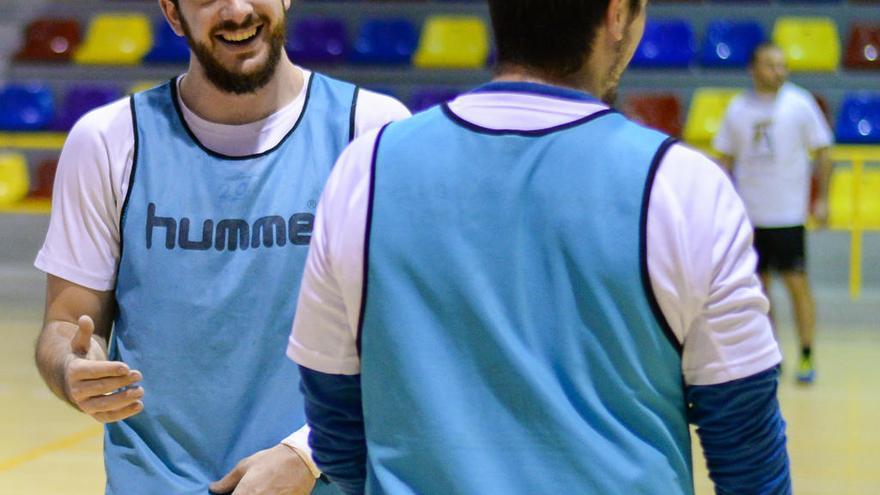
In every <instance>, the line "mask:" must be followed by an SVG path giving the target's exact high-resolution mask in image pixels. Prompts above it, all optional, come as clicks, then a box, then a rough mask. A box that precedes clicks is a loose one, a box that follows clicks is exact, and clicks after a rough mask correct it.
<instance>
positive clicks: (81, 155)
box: [34, 98, 134, 291]
mask: <svg viewBox="0 0 880 495" xmlns="http://www.w3.org/2000/svg"><path fill="white" fill-rule="evenodd" d="M133 149H134V135H133V127H132V120H131V112H130V107H129V100H128V99H127V98H126V99H122V100H119V101H117V102H114V103H111V104H110V105H107V106H104V107H100V108H98V109H96V110H93V111H91V112H89V113H88V114H86V115H85V116H83V118H82V119H80V120H79V122H77V123H76V124H75V125H74V126H73V128H72V129H71V131H70V133H69V135H68V137H67V141H66V142H65V143H64V147H63V148H62V150H61V156H60V158H59V160H58V168H57V172H56V175H55V185H54V187H53V191H52V213H51V215H50V219H49V230H48V233H47V234H46V240H45V242H44V243H43V247H42V248H41V249H40V251H39V253H38V254H37V258H36V261H35V262H34V266H36V267H37V268H38V269H40V270H42V271H44V272H46V273H48V274H51V275H55V276H56V277H60V278H63V279H65V280H68V281H70V282H73V283H75V284H79V285H82V286H84V287H88V288H90V289H94V290H99V291H106V290H111V289H113V287H114V286H115V284H116V266H117V260H118V258H119V213H120V211H121V202H122V197H123V191H124V188H125V182H127V180H128V178H127V176H125V171H126V170H129V169H130V167H131V160H132V157H133Z"/></svg>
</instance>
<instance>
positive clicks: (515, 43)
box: [489, 0, 641, 77]
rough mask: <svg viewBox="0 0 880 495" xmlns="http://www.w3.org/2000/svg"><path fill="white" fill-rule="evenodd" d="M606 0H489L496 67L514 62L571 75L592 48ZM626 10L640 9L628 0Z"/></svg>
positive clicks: (556, 73) (607, 0)
mask: <svg viewBox="0 0 880 495" xmlns="http://www.w3.org/2000/svg"><path fill="white" fill-rule="evenodd" d="M608 4H609V0H489V12H490V15H491V16H492V30H493V31H494V34H495V46H496V48H497V50H498V52H497V60H498V67H501V68H503V67H504V66H505V65H520V66H525V67H529V68H534V69H537V70H540V71H541V72H543V73H546V74H548V75H551V76H556V77H566V76H569V75H572V74H574V73H576V72H578V71H579V70H581V68H582V67H583V65H584V61H585V60H586V58H587V57H588V56H589V55H590V52H591V51H592V43H593V38H594V37H595V35H596V29H597V28H598V27H599V25H600V24H601V22H602V18H603V17H604V16H605V14H606V13H607V12H608ZM629 8H630V13H632V14H633V15H634V14H636V13H637V12H638V11H639V9H640V8H641V3H640V0H629Z"/></svg>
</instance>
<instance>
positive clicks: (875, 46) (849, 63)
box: [843, 24, 880, 70]
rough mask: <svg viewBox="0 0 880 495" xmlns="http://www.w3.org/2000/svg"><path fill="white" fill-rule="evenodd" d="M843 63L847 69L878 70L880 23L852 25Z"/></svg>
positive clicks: (879, 62) (879, 63)
mask: <svg viewBox="0 0 880 495" xmlns="http://www.w3.org/2000/svg"><path fill="white" fill-rule="evenodd" d="M843 65H844V67H846V68H848V69H874V70H880V25H877V24H875V25H865V24H855V25H853V26H852V28H851V29H850V32H849V41H848V42H847V44H846V54H845V55H844V59H843Z"/></svg>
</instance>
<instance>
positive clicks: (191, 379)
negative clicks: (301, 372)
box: [36, 0, 408, 495]
mask: <svg viewBox="0 0 880 495" xmlns="http://www.w3.org/2000/svg"><path fill="white" fill-rule="evenodd" d="M160 5H161V7H162V10H163V13H164V14H165V17H166V19H167V21H168V22H169V23H170V24H171V26H172V27H173V28H174V30H175V31H176V32H177V33H178V34H179V35H181V36H186V38H187V40H188V42H189V44H190V47H191V51H192V53H193V56H192V57H191V59H190V66H189V69H188V70H187V71H186V73H185V74H183V75H182V76H180V77H175V78H174V79H173V80H172V81H170V82H168V83H166V84H163V85H161V86H159V87H157V88H155V89H152V90H149V91H146V92H143V93H139V94H136V95H134V96H133V97H132V98H127V99H124V100H120V101H118V102H115V103H112V104H110V105H108V106H105V107H102V108H99V109H97V110H95V111H93V112H91V113H89V114H87V115H86V116H85V117H83V119H82V120H80V121H79V122H78V123H77V124H76V126H74V128H73V130H72V131H71V133H70V135H69V137H68V139H67V142H66V143H65V146H64V149H63V151H62V154H61V159H60V163H59V168H58V175H57V179H56V184H55V191H54V200H53V210H52V217H51V221H50V226H49V233H48V235H47V237H46V242H45V244H44V246H43V248H42V249H41V250H40V253H39V255H38V257H37V260H36V266H37V267H38V268H40V269H42V270H44V271H45V272H47V274H48V279H47V304H46V313H45V323H44V327H43V330H42V333H41V335H40V338H39V342H38V343H37V356H36V359H37V364H38V366H39V369H40V371H41V373H42V375H43V377H44V378H45V380H46V382H47V383H48V385H49V387H50V388H51V389H52V390H53V391H54V392H55V393H56V394H57V395H58V396H59V397H60V398H62V399H63V400H66V401H67V402H69V403H71V404H72V405H73V406H74V407H76V408H78V409H80V410H82V411H83V412H85V413H87V414H89V415H90V416H92V417H93V418H95V419H96V420H98V421H100V422H102V423H106V429H105V441H104V454H105V467H106V472H107V493H110V494H123V495H139V494H143V495H159V494H163V495H165V494H168V495H171V494H174V495H187V494H191V495H206V494H207V493H208V491H209V487H210V489H211V490H212V491H213V492H216V493H227V492H233V490H234V493H235V494H236V495H249V494H251V495H253V494H268V493H271V494H297V495H300V494H305V493H309V492H311V491H312V487H313V486H315V493H338V492H337V491H336V489H335V488H334V487H333V486H332V485H329V484H328V483H326V482H325V481H324V480H319V481H318V482H317V485H316V479H317V477H318V476H319V475H320V473H319V472H318V471H317V469H316V468H315V467H314V464H313V463H312V461H311V458H310V455H309V450H308V445H307V442H306V437H307V435H308V431H307V429H305V430H300V431H298V432H296V433H294V432H295V430H297V428H300V427H301V426H303V425H304V423H305V418H304V413H303V404H302V395H301V394H300V392H299V391H298V390H297V387H296V386H295V383H296V382H297V381H298V379H299V376H298V372H297V369H296V367H295V366H294V365H293V364H292V363H290V362H289V361H288V360H287V359H286V358H285V357H284V352H283V346H284V343H285V342H286V340H287V336H288V334H289V328H290V322H291V321H292V319H293V315H294V312H295V309H296V304H295V303H296V300H295V299H294V298H291V297H290V293H291V292H295V291H296V290H297V289H298V287H299V281H300V278H301V274H302V270H303V265H304V263H305V259H306V252H307V249H308V244H309V240H310V237H311V231H312V225H313V221H314V208H315V205H316V203H317V200H318V198H319V195H320V193H321V190H322V189H323V187H324V182H325V180H326V178H327V176H328V174H329V173H330V170H331V167H332V166H333V162H334V160H335V159H336V157H337V156H338V155H339V153H340V152H341V151H342V149H343V148H344V146H345V145H346V144H348V142H349V141H350V140H351V139H352V138H353V137H354V136H357V135H360V134H362V133H364V132H365V131H366V130H368V129H371V128H374V127H377V126H380V125H382V124H384V123H387V122H389V121H391V120H394V119H399V118H403V117H405V116H407V115H408V112H407V111H406V109H405V108H404V107H403V106H402V105H401V104H400V103H399V102H397V101H396V100H393V99H391V98H388V97H384V96H380V95H378V94H375V93H370V92H367V91H359V90H358V89H357V88H356V87H355V86H354V85H352V84H348V83H344V82H340V81H336V80H333V79H330V78H328V77H326V76H323V75H321V74H318V73H312V72H310V71H307V70H305V69H302V68H300V67H297V66H296V65H294V64H293V63H292V62H291V61H290V60H289V59H288V58H287V56H286V54H285V51H284V44H285V43H284V42H285V33H286V17H287V11H288V9H289V8H290V2H289V0H284V1H280V0H215V1H211V2H203V1H196V0H161V1H160ZM111 327H112V329H113V331H112V333H111ZM212 482H213V483H212Z"/></svg>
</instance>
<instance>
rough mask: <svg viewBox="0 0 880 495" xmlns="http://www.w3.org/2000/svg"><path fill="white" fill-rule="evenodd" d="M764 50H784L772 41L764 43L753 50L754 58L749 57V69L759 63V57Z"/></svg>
mask: <svg viewBox="0 0 880 495" xmlns="http://www.w3.org/2000/svg"><path fill="white" fill-rule="evenodd" d="M764 50H782V48H780V46H779V45H777V44H776V43H774V42H772V41H762V42H761V43H760V44H759V45H758V46H756V47H755V49H754V50H752V56H751V57H749V67H751V66H753V65H755V62H757V61H758V55H760V54H761V52H763V51H764Z"/></svg>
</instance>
